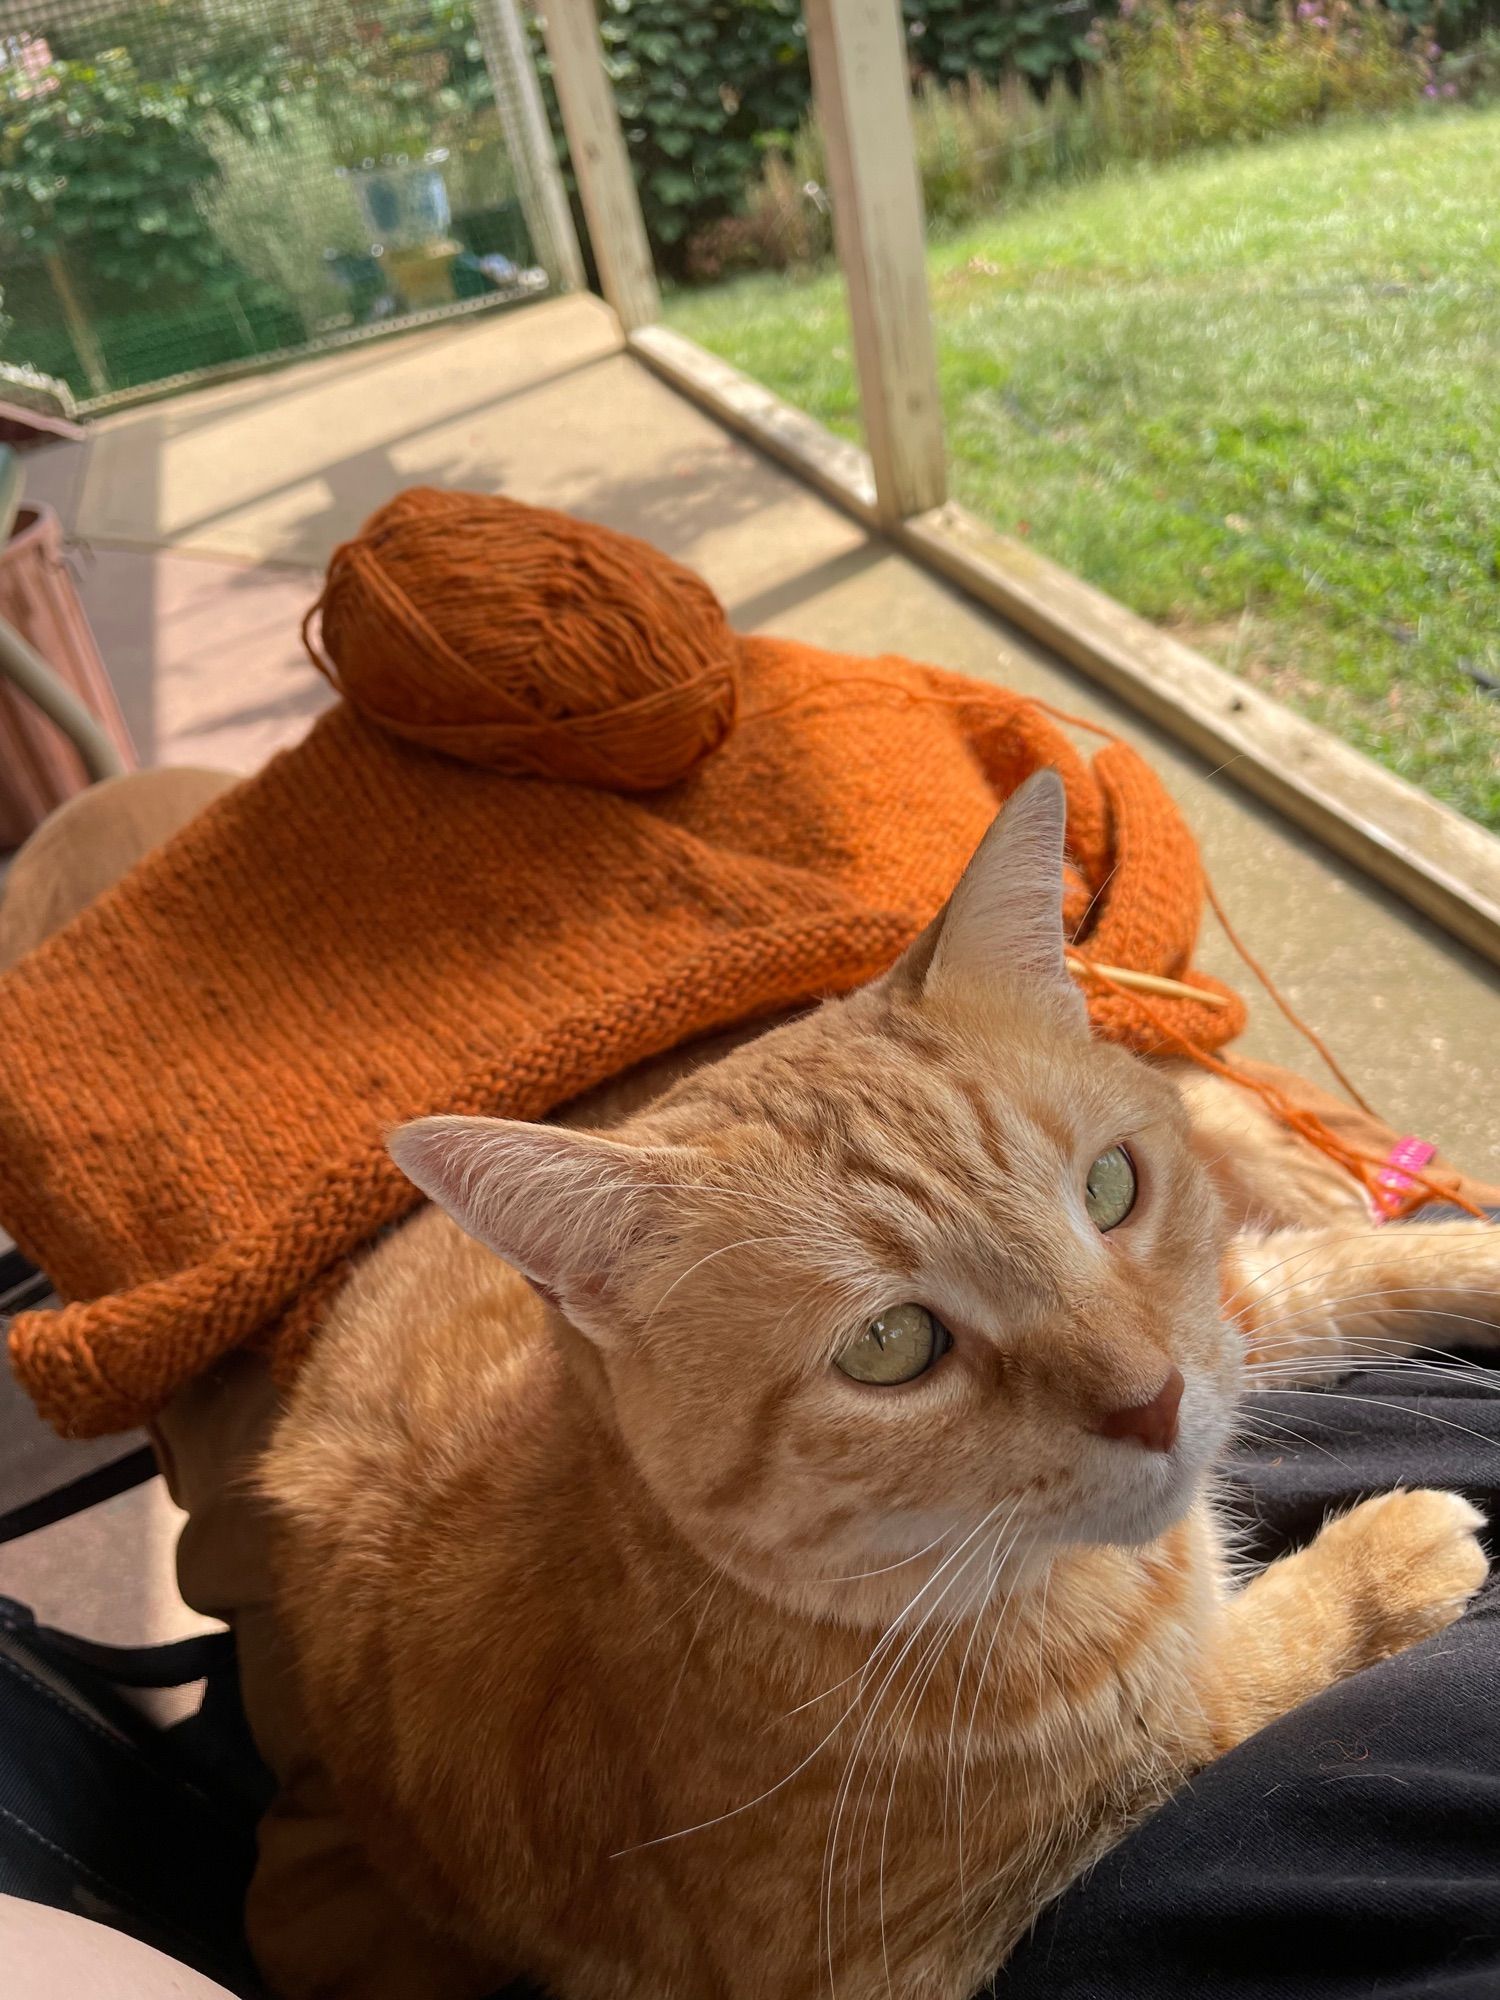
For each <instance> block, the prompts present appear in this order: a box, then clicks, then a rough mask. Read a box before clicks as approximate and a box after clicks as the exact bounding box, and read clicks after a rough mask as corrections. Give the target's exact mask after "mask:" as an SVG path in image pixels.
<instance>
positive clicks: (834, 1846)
mask: <svg viewBox="0 0 1500 2000" xmlns="http://www.w3.org/2000/svg"><path fill="white" fill-rule="evenodd" d="M1003 1504H1004V1503H1003V1502H1002V1503H1000V1504H999V1505H996V1506H995V1507H992V1508H991V1509H990V1510H989V1511H988V1512H987V1513H986V1514H985V1515H984V1516H983V1517H982V1519H981V1520H980V1521H979V1522H977V1523H976V1525H975V1526H974V1527H973V1528H971V1529H970V1531H969V1533H968V1534H967V1535H966V1536H965V1537H964V1539H963V1541H962V1542H960V1543H959V1545H958V1547H957V1548H956V1549H954V1550H953V1551H952V1552H951V1553H950V1554H949V1555H947V1556H946V1557H944V1559H943V1561H942V1563H940V1564H939V1565H938V1567H937V1569H936V1570H935V1571H934V1572H933V1574H932V1576H931V1577H930V1578H929V1579H928V1581H927V1582H926V1583H925V1584H924V1585H923V1586H922V1587H921V1589H920V1590H918V1591H917V1592H916V1594H915V1595H914V1596H913V1597H912V1598H911V1599H910V1600H909V1601H908V1603H907V1605H906V1608H905V1609H904V1610H903V1611H902V1612H901V1613H899V1614H898V1616H897V1617H896V1618H895V1619H893V1620H892V1621H891V1623H890V1624H889V1625H888V1626H887V1627H886V1630H885V1632H884V1633H883V1634H882V1636H881V1638H880V1640H879V1641H878V1642H877V1644H876V1646H875V1648H874V1650H873V1651H872V1653H871V1654H870V1657H869V1660H868V1661H867V1663H866V1670H865V1673H864V1674H863V1675H862V1676H861V1684H860V1687H859V1689H857V1690H856V1692H855V1696H854V1701H853V1702H852V1703H851V1704H850V1706H849V1708H848V1709H846V1710H845V1711H844V1714H845V1716H847V1715H849V1714H851V1713H852V1712H853V1709H854V1707H855V1706H856V1705H857V1704H858V1702H859V1700H860V1696H861V1694H862V1693H863V1691H864V1687H865V1685H866V1683H867V1680H868V1676H869V1672H870V1670H871V1669H872V1668H873V1667H874V1664H875V1662H876V1660H877V1659H878V1658H879V1657H880V1655H881V1653H882V1652H883V1651H884V1649H885V1648H886V1647H887V1646H888V1645H890V1644H892V1643H893V1642H894V1635H895V1634H896V1633H897V1631H898V1630H899V1629H900V1627H901V1625H902V1623H903V1621H904V1620H905V1619H906V1618H907V1617H909V1616H910V1614H911V1611H912V1610H913V1608H914V1607H915V1605H916V1604H917V1603H918V1601H919V1600H920V1599H921V1598H922V1597H923V1596H924V1595H925V1594H926V1592H927V1591H928V1590H929V1589H931V1587H932V1585H933V1584H934V1583H936V1582H937V1581H938V1579H939V1578H940V1577H941V1576H942V1575H943V1573H944V1571H945V1570H946V1569H947V1568H948V1567H949V1565H950V1564H952V1563H954V1562H956V1561H957V1560H958V1558H959V1557H960V1556H962V1555H963V1552H964V1550H965V1549H967V1548H968V1547H969V1546H970V1544H971V1543H972V1542H974V1541H975V1539H976V1538H977V1537H978V1536H980V1535H982V1534H983V1533H984V1531H985V1529H986V1528H987V1527H988V1526H989V1525H990V1523H991V1522H992V1521H993V1519H994V1517H995V1515H996V1514H998V1513H999V1511H1000V1505H1003ZM981 1546H982V1545H981ZM977 1553H978V1551H975V1552H974V1554H977ZM974 1554H971V1555H970V1556H968V1557H966V1558H965V1560H964V1561H963V1562H962V1563H961V1564H960V1565H959V1568H958V1569H957V1570H956V1571H955V1573H954V1574H953V1576H951V1577H950V1578H949V1580H948V1582H947V1584H945V1585H944V1587H943V1590H942V1592H941V1593H940V1595H939V1596H938V1597H937V1598H936V1599H934V1601H933V1603H932V1604H930V1605H929V1606H928V1607H927V1609H926V1611H925V1612H924V1613H923V1615H922V1617H921V1619H920V1621H919V1622H918V1624H917V1627H916V1629H915V1631H914V1632H913V1633H911V1635H910V1636H909V1637H908V1638H907V1640H906V1643H905V1645H904V1646H903V1647H902V1648H901V1650H900V1652H899V1653H898V1654H897V1656H896V1658H895V1660H894V1661H893V1662H892V1664H891V1665H890V1667H889V1668H888V1669H887V1671H886V1673H885V1676H884V1678H883V1679H882V1681H881V1684H880V1687H879V1688H878V1689H877V1690H876V1693H875V1696H874V1699H873V1700H872V1701H871V1702H870V1703H869V1705H868V1706H867V1709H866V1713H865V1715H864V1718H863V1720H862V1721H861V1722H860V1724H859V1727H858V1729H857V1730H856V1732H855V1737H854V1742H853V1744H852V1746H851V1748H850V1751H849V1755H848V1757H847V1758H846V1759H845V1763H844V1769H843V1772H842V1774H841V1776H840V1778H839V1783H838V1786H837V1788H836V1791H835V1794H834V1805H833V1811H832V1814H831V1815H830V1821H829V1831H828V1838H827V1841H826V1843H825V1848H824V1868H823V1874H824V1893H823V1898H822V1900H823V1904H824V1909H825V1912H826V1931H827V1940H828V1952H829V1970H830V1977H831V1975H832V1966H833V1956H832V1955H833V1878H834V1874H835V1871H836V1865H837V1854H838V1836H839V1828H840V1824H841V1822H842V1818H843V1814H844V1811H845V1808H846V1805H847V1803H848V1798H849V1792H850V1788H851V1786H852V1783H853V1774H854V1769H855V1765H856V1761H857V1759H858V1756H859V1752H860V1750H861V1748H862V1746H863V1744H864V1741H865V1738H866V1736H867V1735H868V1733H869V1731H870V1728H871V1726H872V1724H873V1722H874V1719H875V1717H876V1716H877V1715H878V1714H879V1710H880V1704H881V1703H882V1702H883V1701H884V1699H885V1694H886V1690H887V1688H889V1686H890V1684H891V1681H892V1678H893V1677H894V1675H895V1674H896V1673H897V1672H899V1670H900V1668H901V1665H902V1663H903V1661H904V1660H905V1659H906V1658H907V1656H908V1654H909V1653H910V1651H911V1649H912V1647H913V1646H914V1645H915V1644H916V1643H917V1641H918V1640H919V1639H920V1638H921V1635H922V1633H923V1631H924V1630H925V1629H926V1626H927V1624H928V1621H929V1620H930V1619H931V1618H932V1616H933V1615H934V1614H935V1612H936V1611H937V1609H938V1606H939V1605H940V1604H941V1603H942V1602H943V1600H944V1598H945V1597H946V1596H947V1595H948V1592H949V1591H950V1590H951V1589H952V1588H953V1586H954V1584H955V1583H956V1582H957V1581H958V1580H959V1578H960V1577H962V1575H963V1574H964V1571H965V1570H966V1569H967V1568H968V1565H969V1563H970V1562H971V1561H973V1559H974ZM842 1720H843V1718H842V1717H841V1718H840V1721H842ZM836 1726H837V1725H836ZM844 1917H845V1934H847V1922H848V1880H847V1877H846V1879H845V1898H844Z"/></svg>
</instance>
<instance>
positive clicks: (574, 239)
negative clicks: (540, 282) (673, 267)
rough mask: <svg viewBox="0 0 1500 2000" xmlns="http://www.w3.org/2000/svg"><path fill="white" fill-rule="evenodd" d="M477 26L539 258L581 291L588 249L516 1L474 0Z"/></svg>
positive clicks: (569, 288)
mask: <svg viewBox="0 0 1500 2000" xmlns="http://www.w3.org/2000/svg"><path fill="white" fill-rule="evenodd" d="M474 26H475V28H476V29H477V31H478V34H479V45H480V47H481V48H482V49H483V50H484V66H485V68H486V69H487V70H488V71H489V76H490V85H491V88H492V89H493V90H494V93H495V108H496V110H497V111H498V112H499V113H500V124H501V127H502V129H503V131H504V133H505V144H506V149H507V151H508V152H509V154H510V159H511V165H512V166H513V167H514V168H515V170H516V192H517V193H518V194H519V196H520V197H521V209H522V213H523V214H524V215H525V217H526V227H527V229H528V231H529V232H530V235H531V241H532V244H533V247H534V248H535V250H536V255H537V262H538V263H539V264H540V265H541V266H542V268H543V270H545V271H546V273H547V276H548V277H549V278H550V279H551V280H552V282H553V284H554V285H555V286H556V287H557V289H558V290H559V291H562V292H581V291H583V290H584V289H585V288H586V287H587V284H588V279H587V278H586V277H585V275H584V269H583V252H582V251H581V250H580V249H579V247H578V232H577V230H576V229H575V228H574V227H573V210H572V208H571V206H570V205H569V202H568V190H567V188H566V187H565V186H564V185H563V177H562V169H561V168H560V167H559V166H558V164H557V149H556V147H555V146H554V145H553V143H552V127H551V126H550V125H549V124H548V122H547V107H546V106H545V105H544V104H543V102H542V92H541V86H540V85H539V84H538V82H537V80H536V69H535V67H534V65H533V63H532V60H531V49H530V47H529V45H528V43H527V40H526V29H525V26H524V24H523V22H522V20H521V13H520V9H519V7H518V6H517V4H516V0H474Z"/></svg>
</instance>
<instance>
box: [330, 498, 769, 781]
mask: <svg viewBox="0 0 1500 2000" xmlns="http://www.w3.org/2000/svg"><path fill="white" fill-rule="evenodd" d="M317 617H321V628H320V634H319V637H320V641H321V643H320V644H315V643H314V640H313V637H312V623H313V620H314V618H317ZM303 638H304V640H305V642H306V644H307V649H308V652H309V654H310V655H311V657H312V660H313V662H314V664H315V665H316V666H317V667H318V668H319V669H320V670H321V671H322V672H323V673H324V674H326V675H327V677H328V679H329V680H330V681H332V683H333V685H334V686H335V687H336V688H337V689H338V690H339V692H340V694H342V695H343V696H344V697H345V699H346V700H347V701H349V702H351V703H352V704H353V705H354V706H355V707H356V708H357V709H359V710H360V711H361V713H362V714H364V715H365V716H366V717H367V718H368V719H369V720H370V721H371V722H374V723H378V724H379V725H380V726H381V727H382V728H384V729H389V730H392V731H394V732H395V734H396V735H398V736H403V737H406V738H407V739H408V740H410V741H411V742H413V743H421V744H424V745H425V746H426V747H427V748H429V749H432V750H441V751H445V752H447V753H448V754H449V755H450V756H454V757H461V758H463V759H464V760H465V761H467V762H469V763H473V764H482V765H485V766H487V767H488V768H489V769H491V770H494V771H504V772H507V773H509V774H510V775H512V776H517V777H544V778H561V779H567V780H571V781H572V782H574V783H577V784H584V785H599V786H603V787H607V788H609V789H611V790H615V791H630V792H638V791H654V790H656V789H657V788H658V787H659V786H662V785H670V784H674V783H675V782H676V781H677V780H678V779H679V778H684V777H686V776H687V774H688V772H689V771H691V770H692V769H693V767H694V765H696V764H697V763H699V762H700V761H701V760H702V759H703V758H704V757H706V756H708V755H710V753H711V752H713V751H714V750H716V749H717V748H718V747H719V745H720V744H721V743H722V742H723V740H724V738H725V737H726V736H727V735H728V734H729V732H730V730H731V729H732V728H733V727H734V721H735V711H736V704H737V700H738V686H739V683H738V669H739V659H740V647H739V641H738V639H737V638H736V637H735V635H734V633H733V632H732V631H731V630H730V628H729V624H728V621H727V620H726V619H725V616H724V612H723V608H722V607H721V605H720V604H719V601H718V599H717V598H716V597H715V596H714V594H713V592H712V591H711V590H710V589H709V588H708V586H707V584H705V583H703V582H702V581H701V580H700V579H699V578H698V577H696V576H693V575H692V574H691V573H690V572H689V571H687V570H685V569H682V568H680V567H679V566H678V565H677V564H676V563H674V562H672V561H670V560H669V559H668V558H667V557H666V556H663V555H661V554H659V553H658V552H657V551H656V550H655V549H653V548H649V547H647V545H646V544H645V543H644V542H638V541H636V540H635V539H634V538H633V537H632V536H629V535H620V534H616V533H614V532H613V531H612V530H611V529H608V528H599V527H594V526H591V525H590V524H589V523H587V522H583V521H575V520H572V519H570V518H569V517H568V516H567V515H565V514H556V513H553V512H552V511H551V510H550V509H548V508H544V507H528V506H525V505H524V504H523V503H522V502H520V501H518V500H507V499H504V498H502V497H499V496H496V495H488V494H480V493H442V492H438V491H436V490H435V489H434V488H432V487H426V486H416V487H412V488H410V489H409V490H408V491H407V492H405V493H399V494H397V496H396V498H395V499H394V500H392V501H390V502H389V503H388V504H387V505H386V506H384V507H382V508H380V510H379V511H378V512H377V513H375V514H372V515H371V516H370V519H369V520H368V521H366V523H365V525H364V527H363V528H362V529H361V530H360V532H359V534H358V535H357V536H356V537H355V538H354V540H353V541H351V542H345V543H344V544H343V546H342V547H341V548H339V549H336V550H335V551H334V555H333V559H332V561H331V562H330V563H329V565H328V578H327V581H326V583H325V584H324V587H323V594H322V596H321V597H320V598H319V600H318V602H317V604H315V605H314V606H313V609H312V610H311V611H310V612H309V613H308V616H307V620H306V622H305V623H304V626H303Z"/></svg>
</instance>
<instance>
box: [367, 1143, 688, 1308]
mask: <svg viewBox="0 0 1500 2000" xmlns="http://www.w3.org/2000/svg"><path fill="white" fill-rule="evenodd" d="M386 1143H387V1146H388V1148H389V1151H390V1154H391V1157H392V1159H393V1160H394V1161H395V1162H396V1165H397V1166H398V1167H400V1169H401V1171H402V1173H404V1174H405V1175H406V1177H407V1179H408V1180H412V1181H415V1182H416V1184H417V1186H418V1187H419V1188H420V1189H421V1190H422V1192H423V1193H424V1194H425V1195H428V1196H429V1197H430V1198H431V1199H432V1200H433V1201H435V1202H436V1203H437V1205H438V1207H439V1208H442V1209H445V1210H446V1211H447V1213H448V1214H449V1215H451V1216H452V1217H453V1219H454V1221H455V1222H456V1223H457V1224H458V1225H459V1227H460V1228H461V1229H463V1230H465V1231H467V1233H468V1234H469V1235H470V1236H473V1237H475V1238H476V1239H477V1240H478V1241H479V1242H481V1243H483V1244H484V1245H485V1246H486V1247H487V1248H488V1249H491V1250H493V1251H494V1252H495V1254H496V1256H497V1257H503V1258H504V1260H505V1262H506V1263H507V1264H511V1265H513V1266H514V1267H515V1268H516V1269H517V1270H518V1271H520V1272H521V1273H522V1275H523V1276H524V1277H526V1278H529V1279H530V1281H531V1283H532V1284H533V1285H534V1286H535V1287H536V1289H537V1290H538V1291H539V1292H541V1293H542V1295H543V1296H544V1297H545V1298H546V1299H548V1300H549V1302H550V1303H552V1304H554V1305H556V1306H557V1307H558V1309H559V1310H560V1311H561V1312H562V1313H563V1314H565V1316H566V1317H567V1318H568V1319H570V1320H571V1321H572V1322H573V1324H574V1325H575V1326H577V1327H578V1328H579V1329H580V1331H582V1332H584V1333H587V1334H590V1335H593V1336H595V1337H597V1338H605V1337H607V1336H608V1333H609V1330H610V1328H611V1325H612V1322H613V1318H614V1315H613V1313H612V1311H611V1307H612V1301H613V1295H614V1276H615V1273H616V1271H618V1270H620V1269H622V1268H623V1267H624V1265H625V1263H626V1261H627V1260H628V1259H629V1258H630V1256H631V1254H632V1252H633V1251H634V1250H635V1249H636V1248H637V1246H638V1244H639V1241H640V1238H641V1236H642V1234H643V1233H644V1231H645V1229H646V1226H647V1216H648V1211H649V1209H650V1207H651V1200H650V1197H651V1195H652V1193H653V1192H654V1191H655V1190H657V1189H659V1187H660V1185H661V1178H662V1164H661V1161H660V1159H659V1158H658V1156H657V1155H656V1154H655V1153H653V1152H648V1151H647V1150H645V1149H644V1148H642V1147H639V1146H629V1145H624V1144H621V1143H620V1142H619V1141H618V1140H614V1139H604V1138H599V1137H597V1136H596V1135H595V1134H593V1133H586V1132H572V1131H569V1130H567V1129H566V1128H565V1127H562V1126H558V1125H531V1124H524V1123H522V1122H521V1121H519V1120H516V1119H508V1118H419V1119H417V1121H416V1122H415V1123H414V1124H411V1125H403V1126H401V1127H399V1128H398V1129H397V1130H396V1131H394V1132H393V1133H391V1135H390V1137H389V1139H388V1140H387V1142H386Z"/></svg>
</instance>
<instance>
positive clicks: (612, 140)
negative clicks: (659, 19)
mask: <svg viewBox="0 0 1500 2000" xmlns="http://www.w3.org/2000/svg"><path fill="white" fill-rule="evenodd" d="M542 26H543V30H544V32H545V34H546V37H547V52H548V54H549V55H550V56H551V58H552V80H553V82H554V83H555V84H556V86H557V102H558V106H559V108H560V109H561V111H562V120H563V128H564V130H565V131H566V132H567V135H568V151H569V153H570V154H571V155H572V159H573V171H574V173H575V174H577V176H578V192H579V194H580V195H581V196H582V197H583V212H584V215H585V216H586V217H587V219H588V225H589V242H590V243H591V244H592V245H593V250H594V262H595V264H596V265H597V266H598V270H599V282H600V284H601V285H602V286H603V288H604V296H605V298H606V299H608V301H609V303H610V304H611V305H612V306H613V307H614V309H615V314H616V317H617V318H618V319H619V322H620V324H621V326H622V327H623V328H624V329H625V331H626V332H627V333H631V332H633V331H634V329H635V328H636V327H638V326H650V325H651V324H652V323H653V322H654V321H655V320H657V319H659V318H660V316H661V294H660V293H659V292H658V290H657V288H656V271H655V268H654V267H653V265H652V261H651V246H650V244H649V243H648V242H647V240H646V224H645V222H644V220H643V219H642V216H641V204H640V197H639V196H638V195H637V194H636V191H635V180H634V178H633V176H632V174H631V171H630V155H629V154H628V153H627V152H626V150H625V135H624V133H623V132H622V131H621V130H620V118H619V113H618V112H617V111H616V109H615V98H614V92H613V90H612V89H611V88H610V82H609V77H608V75H607V74H606V73H605V68H604V51H603V48H602V45H601V43H600V40H599V16H598V14H597V12H596V11H595V4H594V0H546V16H545V18H544V20H543V23H542Z"/></svg>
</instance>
